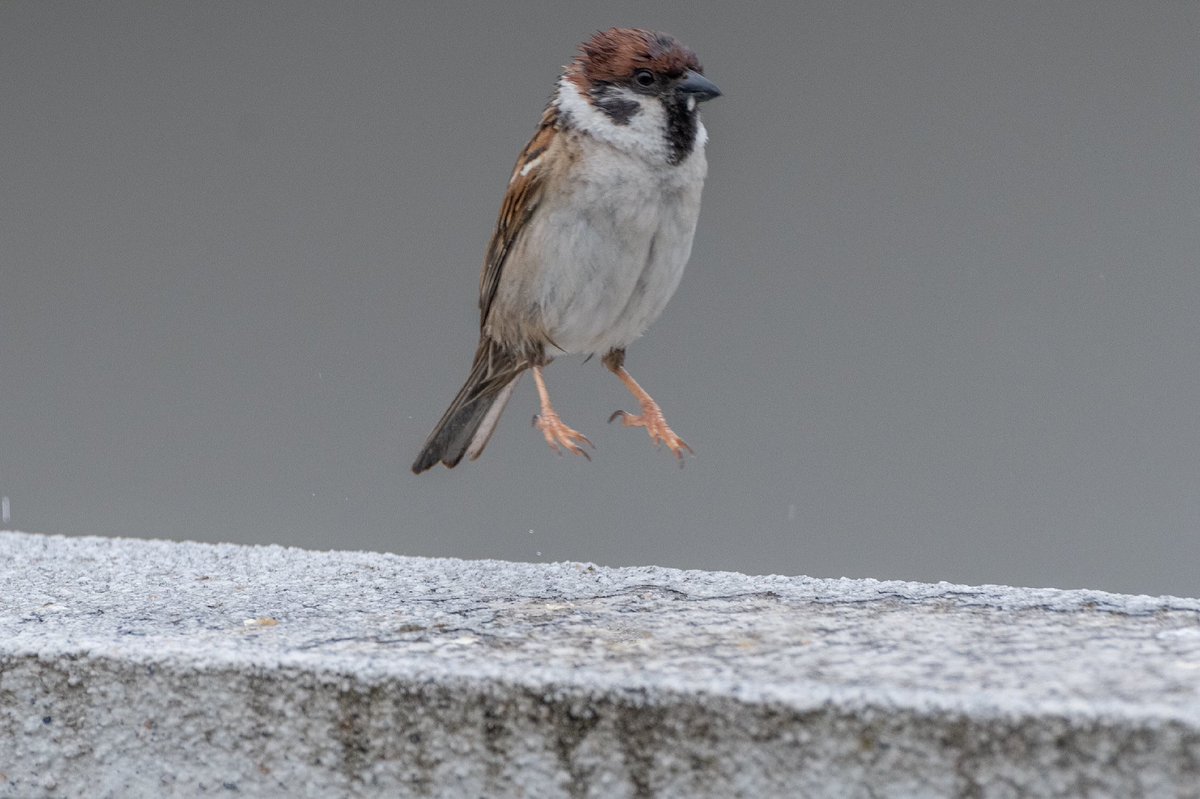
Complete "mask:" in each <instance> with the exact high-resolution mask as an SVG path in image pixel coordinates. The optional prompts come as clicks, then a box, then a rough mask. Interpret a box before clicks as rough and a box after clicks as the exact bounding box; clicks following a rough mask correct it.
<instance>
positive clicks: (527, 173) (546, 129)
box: [479, 106, 558, 327]
mask: <svg viewBox="0 0 1200 799" xmlns="http://www.w3.org/2000/svg"><path fill="white" fill-rule="evenodd" d="M557 125H558V109H557V108H555V107H554V106H549V107H547V108H546V111H545V113H543V114H542V121H541V124H539V125H538V129H537V132H536V133H534V134H533V138H532V139H530V140H529V143H528V144H526V145H525V149H524V150H522V151H521V156H520V157H519V158H518V159H517V165H516V166H515V167H513V173H512V177H511V178H509V181H508V191H507V192H506V193H505V195H504V202H503V203H502V204H501V206H500V218H499V219H498V220H496V230H495V232H493V233H492V240H491V243H490V244H489V245H488V250H487V257H486V258H485V259H484V261H483V274H482V275H481V276H480V278H479V326H480V327H483V325H484V324H485V323H486V322H487V316H488V312H489V311H490V310H491V309H492V301H493V300H495V298H496V288H497V287H498V286H499V285H500V275H501V274H502V273H503V271H504V263H505V261H507V260H508V254H509V252H511V251H512V248H513V245H514V244H515V243H516V241H517V239H518V238H519V237H520V235H521V231H522V230H524V229H525V222H526V221H527V220H528V219H529V217H530V215H531V214H533V212H534V210H535V209H536V208H537V206H538V203H540V202H541V199H542V193H543V189H544V187H545V179H544V175H545V171H543V170H539V169H537V168H536V167H535V168H529V166H530V164H533V162H534V161H536V160H537V159H538V158H540V157H541V156H542V155H543V154H544V153H545V152H546V151H547V150H548V149H549V148H550V145H551V143H552V142H553V139H554V135H555V129H556V128H557Z"/></svg>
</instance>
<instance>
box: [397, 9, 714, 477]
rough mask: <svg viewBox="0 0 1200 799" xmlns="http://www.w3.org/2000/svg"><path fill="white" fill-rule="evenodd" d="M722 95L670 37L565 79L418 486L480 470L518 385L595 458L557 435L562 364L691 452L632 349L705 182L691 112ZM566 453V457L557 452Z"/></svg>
mask: <svg viewBox="0 0 1200 799" xmlns="http://www.w3.org/2000/svg"><path fill="white" fill-rule="evenodd" d="M720 95H721V92H720V90H719V89H718V88H717V87H716V85H715V84H714V83H713V82H712V81H710V80H709V79H708V78H706V77H705V76H704V71H703V69H702V68H701V66H700V61H699V60H698V59H697V58H696V55H695V53H693V52H692V51H691V50H690V49H688V48H687V47H685V46H684V45H683V44H681V43H680V42H679V41H677V40H676V39H675V38H674V37H672V36H670V35H668V34H665V33H656V32H654V31H648V30H640V29H636V28H612V29H610V30H606V31H601V32H600V33H597V34H596V35H594V36H593V37H592V38H591V39H589V40H588V41H586V42H584V43H583V44H582V45H580V48H579V54H578V55H577V56H576V57H575V59H574V60H573V61H571V63H570V64H568V65H567V66H566V68H565V69H564V71H563V73H562V75H561V76H560V77H559V80H558V84H557V86H556V88H555V91H554V94H553V95H552V97H551V98H550V102H549V104H548V105H547V106H546V109H545V111H544V112H543V113H542V119H541V123H540V124H539V125H538V129H537V132H535V133H534V134H533V138H532V139H530V141H529V143H528V144H526V145H525V149H524V150H522V151H521V155H520V157H519V158H518V159H517V164H516V166H515V167H514V168H513V172H512V177H511V178H510V179H509V182H508V191H507V193H506V194H505V196H504V202H503V203H502V204H501V206H500V218H499V220H498V221H497V222H496V228H495V231H494V232H493V234H492V238H491V243H490V244H489V245H488V249H487V255H486V257H485V259H484V265H483V275H482V277H481V279H480V284H479V312H480V317H479V322H480V331H479V346H478V348H477V349H476V351H475V359H474V361H473V362H472V364H471V373H470V376H469V377H468V378H467V381H466V383H464V384H463V387H462V388H461V389H460V390H459V392H458V395H457V396H456V397H455V398H454V401H453V402H451V403H450V407H449V408H448V409H447V410H446V412H445V414H443V416H442V418H441V420H440V421H439V422H438V423H437V426H436V427H435V428H434V429H433V432H432V433H431V434H430V435H429V438H428V440H427V441H426V442H425V445H424V446H423V447H422V448H421V454H420V455H418V456H417V459H416V461H415V462H414V463H413V466H412V469H413V472H415V473H417V474H420V473H421V472H423V471H425V470H427V469H429V468H431V467H432V466H434V465H435V464H437V463H438V462H439V461H440V462H441V463H443V464H445V465H446V466H448V467H451V468H453V467H454V466H456V465H457V464H458V462H459V461H461V460H462V458H463V456H464V455H466V456H468V457H470V458H471V459H475V458H477V457H479V455H480V454H481V453H482V452H483V448H484V447H485V446H486V445H487V442H488V439H489V438H491V435H492V432H493V431H494V430H495V428H496V423H497V422H498V421H499V419H500V414H501V413H502V412H503V410H504V406H505V405H506V404H507V403H508V400H509V398H510V397H511V396H512V393H513V389H514V388H515V387H516V384H517V379H518V378H519V377H520V376H521V375H522V374H524V373H525V371H526V370H529V371H532V372H533V379H534V382H535V383H536V384H537V391H538V397H539V399H540V403H541V410H540V412H539V413H538V415H537V416H535V417H534V424H535V425H536V426H537V428H538V429H539V430H540V431H541V432H542V435H543V436H544V437H545V439H546V443H548V444H549V445H550V447H551V448H552V449H554V450H556V451H559V452H561V450H566V451H568V452H571V453H574V454H576V455H583V456H584V457H588V455H587V452H586V451H585V450H584V449H583V447H584V445H587V446H591V445H592V443H591V441H589V440H588V439H587V437H586V436H584V435H583V434H582V433H580V432H579V431H577V430H575V429H573V428H571V427H569V426H568V425H567V424H566V423H564V422H563V421H562V419H561V418H560V417H559V415H558V413H557V412H556V411H555V410H554V407H553V405H551V403H550V394H549V392H548V391H547V389H546V380H545V377H544V375H543V370H544V369H545V367H546V366H548V365H549V364H550V362H551V361H553V360H554V359H555V358H556V357H558V356H560V355H586V356H589V357H590V356H592V355H599V356H601V362H602V363H603V364H604V365H605V366H606V367H607V368H608V369H609V370H610V371H612V372H613V373H614V374H615V375H616V376H617V377H619V378H620V379H621V381H622V382H623V383H624V384H625V386H626V388H628V389H629V391H630V393H632V394H633V396H634V398H635V399H636V400H637V402H638V405H639V406H640V412H639V413H636V414H633V413H628V412H626V411H617V412H616V413H614V414H613V415H612V416H611V417H610V418H609V421H610V422H611V421H613V420H614V419H617V418H620V419H621V420H622V422H623V423H624V424H625V425H626V426H628V427H641V428H644V429H645V430H646V432H647V433H648V434H649V436H650V438H651V440H652V441H654V442H655V443H656V444H661V445H665V446H666V447H667V448H668V449H669V450H670V451H671V452H672V453H673V454H674V455H675V457H676V458H678V459H679V461H680V463H682V461H683V453H684V451H685V450H686V451H687V452H691V451H692V450H691V448H690V447H689V446H688V445H687V444H686V443H684V441H683V439H681V438H680V437H679V436H678V435H676V434H675V432H674V431H673V430H672V429H671V428H670V427H669V426H668V425H667V422H666V419H665V418H664V417H663V413H662V410H661V409H660V408H659V407H658V404H657V403H656V402H655V401H654V400H653V399H652V398H651V396H650V395H649V394H648V393H646V391H645V389H643V388H642V387H641V386H640V385H638V383H637V381H635V380H634V379H633V376H632V375H630V374H629V372H628V371H626V369H625V350H626V348H627V347H628V346H629V345H630V344H631V343H632V342H633V341H634V340H635V339H637V338H638V337H639V336H641V335H642V333H644V332H645V331H646V328H647V327H649V325H650V323H651V322H653V321H654V320H655V319H657V318H658V316H659V314H661V313H662V310H663V308H664V307H665V306H666V304H667V301H668V300H669V299H670V298H671V295H672V294H674V293H675V289H676V287H677V286H678V285H679V280H680V278H681V277H682V276H683V269H684V266H685V265H686V264H687V260H688V256H689V255H690V253H691V249H692V236H693V234H694V233H695V231H696V219H697V217H698V215H699V213H700V192H701V189H702V188H703V186H704V176H705V174H706V172H707V170H708V165H707V162H706V161H705V158H704V145H705V142H706V141H707V140H708V133H707V131H706V130H705V129H704V124H703V123H702V122H701V121H700V111H699V105H700V103H702V102H705V101H707V100H711V99H713V98H714V97H719V96H720ZM560 447H561V449H560Z"/></svg>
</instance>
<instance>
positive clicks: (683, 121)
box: [662, 96, 700, 164]
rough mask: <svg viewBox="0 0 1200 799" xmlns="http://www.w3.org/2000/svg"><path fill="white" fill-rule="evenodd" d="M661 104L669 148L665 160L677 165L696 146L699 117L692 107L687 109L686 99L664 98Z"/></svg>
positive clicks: (678, 97) (681, 97)
mask: <svg viewBox="0 0 1200 799" xmlns="http://www.w3.org/2000/svg"><path fill="white" fill-rule="evenodd" d="M662 103H663V108H664V109H665V110H666V112H667V131H666V133H667V145H668V146H669V147H670V148H671V149H670V153H669V154H668V155H667V160H668V161H669V162H670V163H672V164H678V163H679V162H681V161H683V160H684V159H685V158H687V157H688V156H689V155H691V154H692V150H693V149H694V148H695V146H696V134H697V133H698V132H699V130H700V115H699V114H697V113H696V108H695V106H694V105H693V107H692V108H688V98H687V97H683V96H676V97H664V98H663V101H662Z"/></svg>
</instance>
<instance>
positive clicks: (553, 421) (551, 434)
mask: <svg viewBox="0 0 1200 799" xmlns="http://www.w3.org/2000/svg"><path fill="white" fill-rule="evenodd" d="M533 426H534V427H536V428H537V429H538V430H541V431H542V435H543V436H545V437H546V443H547V444H549V445H550V449H552V450H554V451H555V452H557V453H558V454H559V455H561V454H562V450H563V449H565V450H566V451H567V452H570V453H572V454H574V455H582V456H583V457H585V458H587V459H588V460H589V461H590V460H591V459H592V456H591V455H588V454H587V452H585V451H584V450H583V448H582V447H581V446H580V444H587V445H588V446H589V447H591V448H592V449H595V448H596V445H595V444H593V443H592V442H591V441H589V440H588V437H587V436H585V435H584V434H583V433H581V432H579V431H578V430H575V429H573V428H570V427H567V425H565V424H563V420H562V419H560V418H558V414H557V413H555V412H554V411H545V410H543V411H542V412H541V413H539V414H535V415H534V417H533ZM559 447H562V449H559Z"/></svg>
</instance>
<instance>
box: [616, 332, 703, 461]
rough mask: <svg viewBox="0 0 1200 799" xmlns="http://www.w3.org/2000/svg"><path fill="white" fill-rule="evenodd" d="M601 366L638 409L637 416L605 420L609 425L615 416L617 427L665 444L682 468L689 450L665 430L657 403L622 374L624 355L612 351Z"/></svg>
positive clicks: (632, 380)
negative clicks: (637, 429) (638, 429)
mask: <svg viewBox="0 0 1200 799" xmlns="http://www.w3.org/2000/svg"><path fill="white" fill-rule="evenodd" d="M604 365H605V366H607V367H608V369H609V371H611V372H612V373H613V374H615V375H616V376H617V377H619V378H621V382H622V383H624V384H625V388H627V389H629V393H630V394H632V395H633V396H634V398H635V399H636V400H637V401H638V404H639V405H641V406H642V412H641V414H640V415H637V416H634V415H633V414H631V413H628V412H627V411H616V412H615V413H613V415H612V416H610V417H608V421H609V422H612V421H613V420H614V419H616V418H617V417H618V416H619V417H621V423H622V424H623V425H625V426H626V427H644V428H646V433H647V434H649V436H650V440H651V441H653V442H654V443H655V444H658V445H661V444H666V445H667V449H669V450H671V452H672V454H674V455H675V457H676V458H678V459H679V465H680V466H682V465H683V451H684V450H685V449H686V450H687V451H688V452H689V453H692V454H695V453H693V452H692V448H691V447H689V446H688V445H687V443H686V442H684V440H683V439H682V438H680V437H679V436H677V435H675V431H674V430H672V429H671V428H670V427H668V426H667V420H666V419H665V418H664V417H663V412H662V409H661V408H659V407H658V403H657V402H655V401H654V398H653V397H651V396H650V395H649V394H647V393H646V389H644V388H642V387H641V386H639V385H638V382H637V381H636V380H634V379H633V375H631V374H629V372H627V371H625V351H624V350H613V351H612V352H610V353H608V354H607V355H605V356H604Z"/></svg>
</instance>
